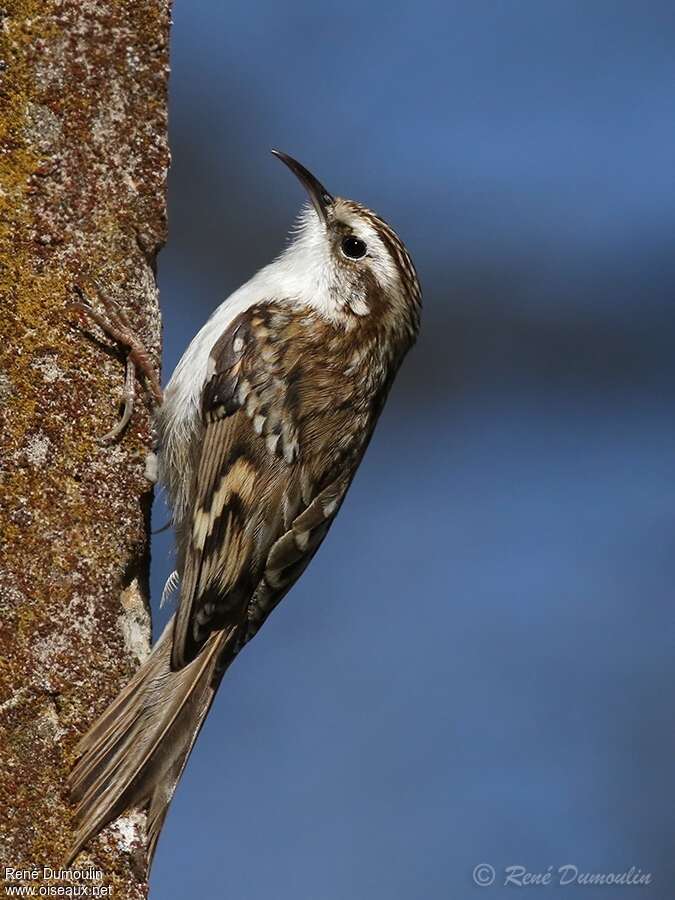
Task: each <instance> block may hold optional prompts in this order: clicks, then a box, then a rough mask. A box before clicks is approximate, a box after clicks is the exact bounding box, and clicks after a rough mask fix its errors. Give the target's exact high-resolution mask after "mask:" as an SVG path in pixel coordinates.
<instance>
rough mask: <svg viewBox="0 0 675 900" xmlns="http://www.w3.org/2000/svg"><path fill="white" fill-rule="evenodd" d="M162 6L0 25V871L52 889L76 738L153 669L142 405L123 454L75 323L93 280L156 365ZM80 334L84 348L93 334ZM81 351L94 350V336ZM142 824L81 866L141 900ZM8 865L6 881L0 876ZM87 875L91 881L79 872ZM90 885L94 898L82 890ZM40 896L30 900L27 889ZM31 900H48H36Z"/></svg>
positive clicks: (123, 0)
mask: <svg viewBox="0 0 675 900" xmlns="http://www.w3.org/2000/svg"><path fill="white" fill-rule="evenodd" d="M169 7H170V0H9V2H7V0H5V2H4V3H3V4H2V9H0V40H1V41H2V44H1V46H0V322H1V325H0V338H1V344H0V353H2V354H3V357H4V358H3V360H2V364H1V368H0V454H1V455H0V479H1V481H0V866H2V867H3V871H2V873H0V874H2V876H3V877H4V878H5V881H6V886H7V884H14V883H17V884H18V883H20V882H18V881H17V880H16V874H15V873H13V872H12V871H11V868H12V867H13V868H14V869H33V868H34V871H35V872H36V873H37V877H36V879H35V880H33V879H34V878H35V876H33V875H31V874H30V873H23V874H24V876H25V877H24V883H26V884H32V885H34V886H35V887H36V888H39V886H42V885H44V884H45V882H48V881H51V882H52V883H53V884H64V883H70V884H71V885H72V882H66V880H65V876H63V874H62V875H61V876H58V874H57V876H56V877H53V876H52V877H51V878H50V872H49V869H47V871H46V872H45V871H44V870H43V867H50V868H52V869H58V867H59V865H60V864H61V862H62V860H63V856H64V853H65V850H66V848H67V846H68V845H69V843H70V840H71V825H70V822H71V816H72V810H71V808H70V806H69V803H68V798H67V795H66V792H65V789H64V784H65V776H66V773H67V771H68V770H69V768H70V766H71V765H72V762H73V748H74V746H75V744H76V742H77V739H78V737H79V736H80V735H81V734H82V733H83V732H84V731H85V730H86V728H87V727H88V726H89V725H90V724H91V722H92V721H93V719H94V718H95V716H96V715H97V714H98V713H100V712H101V711H102V710H103V708H104V707H105V706H106V705H107V704H108V703H109V701H110V700H111V699H112V698H113V696H114V695H115V694H116V693H117V692H118V690H119V689H120V688H121V687H122V685H123V684H124V683H125V682H126V681H127V680H128V679H129V677H130V676H131V674H132V672H133V671H134V670H135V668H136V667H137V666H138V664H139V662H140V661H141V660H142V659H143V658H144V657H145V656H146V655H147V653H148V649H149V642H150V615H149V605H148V566H149V524H150V504H151V499H152V491H151V485H150V483H149V482H148V481H147V480H146V478H145V476H144V465H145V458H146V455H147V453H148V451H149V449H150V447H151V433H150V419H149V411H150V402H149V401H148V400H147V399H146V398H145V396H144V395H143V394H141V396H140V397H139V400H138V402H137V406H136V413H135V414H134V417H133V419H132V421H131V423H130V425H129V427H128V428H127V430H126V432H125V434H124V436H123V439H122V441H121V442H120V443H119V444H117V445H114V446H102V445H101V444H99V443H98V442H97V437H99V436H100V435H101V434H103V433H104V432H106V431H107V430H108V429H109V428H110V427H111V426H112V425H113V424H114V422H115V420H116V418H117V416H118V415H119V400H120V397H121V394H122V388H123V382H124V366H123V357H122V356H121V354H120V352H119V350H118V348H116V347H115V346H114V345H111V344H110V342H109V341H108V340H107V339H105V338H104V337H103V335H102V334H101V332H99V331H97V329H96V328H95V327H94V326H92V328H91V329H89V328H88V327H87V328H83V327H82V326H81V323H80V320H79V319H78V316H77V314H75V313H74V312H73V310H72V309H71V308H69V306H68V304H69V301H70V300H72V299H75V297H74V292H73V285H74V284H82V285H88V284H91V283H92V281H93V280H94V279H96V280H97V281H98V282H99V283H100V284H101V285H102V287H104V288H105V289H106V291H107V292H108V293H109V294H110V295H111V296H112V297H113V298H114V299H116V300H117V301H118V302H119V303H120V305H121V306H122V307H123V308H124V309H125V310H126V312H127V314H128V316H129V318H130V320H131V324H132V327H133V328H134V329H135V330H136V332H137V333H138V334H139V335H140V336H141V338H142V339H143V340H144V342H145V344H146V347H147V348H148V350H149V351H150V354H151V356H152V359H153V362H154V363H156V364H157V365H159V354H160V316H159V307H158V299H157V288H156V286H155V279H154V263H155V255H156V253H157V251H158V249H159V248H160V246H161V244H162V243H163V241H164V237H165V186H166V175H167V167H168V150H167V135H166V88H167V77H168V33H169V14H170V9H169ZM89 332H91V333H89ZM94 335H95V336H96V337H94ZM143 829H144V821H143V816H142V815H141V814H136V815H134V816H130V817H126V818H125V819H121V820H118V822H117V823H116V824H113V825H112V826H110V827H109V828H107V829H106V830H105V832H104V833H103V835H102V836H101V837H99V838H98V839H96V840H95V841H93V842H92V844H91V846H90V847H88V848H87V850H86V852H84V853H83V854H82V855H81V856H80V857H79V858H78V860H77V868H80V869H82V868H86V867H87V866H93V867H94V868H95V869H96V870H101V871H102V873H103V874H102V878H100V880H98V881H94V884H96V885H98V886H99V887H100V886H109V887H110V892H108V891H103V892H100V893H99V896H113V897H115V898H117V900H122V898H140V897H144V896H145V895H146V893H147V873H146V871H145V861H144V852H143ZM8 867H9V868H8ZM89 874H95V873H93V872H90V873H89ZM86 883H87V884H89V885H91V884H92V882H91V881H87V882H86ZM35 896H38V894H37V892H36V894H35ZM43 896H44V894H43Z"/></svg>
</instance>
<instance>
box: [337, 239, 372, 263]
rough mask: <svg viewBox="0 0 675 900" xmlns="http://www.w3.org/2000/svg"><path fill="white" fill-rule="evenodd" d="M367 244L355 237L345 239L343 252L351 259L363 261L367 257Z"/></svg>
mask: <svg viewBox="0 0 675 900" xmlns="http://www.w3.org/2000/svg"><path fill="white" fill-rule="evenodd" d="M367 249H368V248H367V247H366V242H365V241H362V240H361V239H360V238H356V237H354V236H353V235H350V236H349V237H346V238H344V240H343V241H342V252H343V253H344V255H345V256H347V257H349V259H362V258H363V257H364V256H365V255H366V250H367Z"/></svg>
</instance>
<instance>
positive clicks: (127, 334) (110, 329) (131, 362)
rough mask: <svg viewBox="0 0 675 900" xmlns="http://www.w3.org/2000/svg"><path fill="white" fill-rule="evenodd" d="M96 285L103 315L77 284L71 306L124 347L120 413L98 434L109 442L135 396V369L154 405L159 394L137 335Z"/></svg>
mask: <svg viewBox="0 0 675 900" xmlns="http://www.w3.org/2000/svg"><path fill="white" fill-rule="evenodd" d="M96 287H97V293H98V296H99V298H100V300H101V302H102V304H103V306H104V307H105V311H106V315H103V314H102V313H100V312H99V311H98V310H96V309H94V307H93V306H92V305H91V303H90V302H89V299H88V297H87V296H86V294H85V293H84V291H83V290H82V288H81V287H79V286H76V287H75V290H76V292H77V295H78V296H79V297H80V300H79V301H78V302H73V303H72V306H73V308H74V309H76V310H78V312H80V313H82V314H83V315H84V316H86V317H87V318H88V319H91V320H92V321H93V322H96V324H97V325H98V326H99V327H100V328H101V329H102V330H103V331H104V332H105V333H106V334H107V335H108V337H111V338H112V339H113V340H115V341H117V343H119V344H121V345H122V346H123V347H126V349H127V351H128V352H127V357H126V374H125V379H124V392H123V394H122V402H123V404H124V409H123V412H122V417H121V418H120V420H119V422H118V423H117V424H116V425H115V427H114V428H112V429H111V431H109V432H108V433H107V434H106V435H104V436H103V437H102V438H99V441H100V443H102V444H111V443H114V442H115V441H117V440H118V438H119V436H120V435H121V434H122V432H123V431H124V429H125V428H126V426H127V424H128V422H129V420H130V419H131V416H132V414H133V411H134V402H135V399H136V371H139V372H140V373H141V374H142V375H143V377H144V378H145V382H146V385H147V387H148V390H149V391H150V394H151V396H152V398H153V400H154V401H155V403H156V404H157V405H161V403H162V400H163V394H162V388H161V387H160V384H159V380H158V378H157V375H156V373H155V370H154V367H153V365H152V362H151V360H150V356H149V354H148V351H147V350H146V349H145V347H144V346H143V343H142V341H141V340H140V338H139V337H138V336H137V335H136V334H135V333H134V332H133V330H132V328H131V325H130V323H129V320H128V318H127V316H126V313H125V312H124V310H123V309H121V307H120V306H118V305H117V303H115V301H114V300H112V299H111V298H110V297H109V296H107V294H106V293H105V291H103V290H102V289H101V287H100V286H99V285H97V286H96Z"/></svg>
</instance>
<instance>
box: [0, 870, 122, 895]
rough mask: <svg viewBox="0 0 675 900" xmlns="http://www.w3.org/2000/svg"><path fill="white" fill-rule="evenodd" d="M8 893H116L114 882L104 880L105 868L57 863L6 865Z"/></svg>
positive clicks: (5, 885) (3, 873) (5, 883)
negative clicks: (65, 866)
mask: <svg viewBox="0 0 675 900" xmlns="http://www.w3.org/2000/svg"><path fill="white" fill-rule="evenodd" d="M0 871H1V872H2V880H3V885H2V887H3V889H4V896H5V897H70V898H75V897H77V898H79V897H112V895H113V891H112V885H109V884H104V883H103V877H104V876H103V871H102V870H101V869H97V868H95V867H94V866H88V867H87V868H84V869H75V868H68V869H66V868H55V867H54V866H30V867H19V866H3V867H2V870H0Z"/></svg>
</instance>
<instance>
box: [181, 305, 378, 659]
mask: <svg viewBox="0 0 675 900" xmlns="http://www.w3.org/2000/svg"><path fill="white" fill-rule="evenodd" d="M308 335H309V338H308ZM325 359H326V348H325V335H323V334H321V333H318V332H316V331H314V332H312V330H311V329H310V328H309V327H308V325H307V317H302V318H301V319H300V320H299V319H298V316H297V315H293V314H288V317H287V320H284V314H283V313H282V312H280V311H279V310H278V309H277V310H275V309H273V308H270V307H265V308H255V309H253V310H249V311H248V312H247V313H244V314H242V315H241V316H239V317H238V318H237V319H236V320H235V321H234V322H233V323H232V325H231V326H230V328H229V329H228V330H227V331H226V332H225V333H224V334H223V336H222V337H221V338H220V340H219V341H218V342H217V344H216V345H215V347H214V349H213V351H212V353H211V361H212V366H213V371H214V374H213V376H212V378H211V379H210V381H209V382H208V383H207V385H206V386H205V388H204V392H203V402H202V415H203V420H204V434H203V439H202V447H201V456H200V460H199V465H198V467H197V476H196V480H195V484H194V489H193V496H194V501H193V503H192V521H191V530H190V533H189V534H187V535H186V536H185V546H184V547H182V548H181V553H180V558H181V560H182V563H183V570H182V572H181V601H180V607H179V610H178V614H177V617H176V626H175V631H174V640H173V650H172V667H173V668H174V669H179V668H182V667H183V666H184V665H186V664H187V663H189V662H190V661H191V660H193V659H194V658H195V657H196V656H197V654H198V653H199V651H200V649H201V648H202V646H203V645H204V643H205V642H206V641H207V640H208V638H209V635H210V634H211V633H212V632H213V631H215V630H219V629H222V628H224V627H226V626H231V625H236V624H242V625H244V623H246V622H247V620H248V624H247V625H246V628H245V629H244V630H243V634H245V635H247V636H250V632H251V624H252V621H253V619H256V620H261V617H263V618H264V617H266V615H267V614H268V612H269V610H270V609H271V608H272V607H273V606H274V605H276V603H277V602H278V600H279V599H280V598H281V596H283V595H284V594H285V593H286V591H287V590H288V589H289V587H290V586H291V585H292V584H293V582H294V581H295V580H296V579H297V577H298V576H299V575H300V573H301V572H302V570H303V569H304V567H305V566H306V565H307V562H308V561H309V560H310V559H311V557H312V556H313V555H314V553H315V552H316V549H317V548H318V546H319V544H320V543H321V540H322V539H323V537H324V535H325V533H326V531H327V529H328V526H329V524H330V521H331V520H332V517H333V515H334V513H335V511H336V510H337V507H338V505H339V503H340V502H341V500H342V497H343V496H344V492H345V491H346V489H347V486H348V484H349V482H350V481H351V477H352V475H353V473H354V471H355V469H356V466H357V464H358V461H359V459H360V449H359V448H362V447H363V446H364V444H365V443H366V442H367V437H368V432H369V428H368V427H367V426H368V423H369V420H370V416H369V415H368V413H367V412H364V410H363V409H361V410H359V411H358V413H357V411H356V410H355V409H354V408H353V406H352V404H351V391H352V387H351V383H350V384H348V385H347V386H346V387H344V388H343V395H342V396H335V395H334V393H332V392H331V391H329V390H328V386H329V383H330V384H331V385H332V386H333V388H335V385H336V384H338V385H339V380H338V379H336V378H335V377H333V378H332V379H331V378H329V379H328V380H327V378H326V371H325V370H326V366H325V362H324V360H325ZM349 425H351V426H352V428H350V427H348V426H349ZM364 426H366V427H364ZM263 598H264V599H263ZM246 639H248V637H246Z"/></svg>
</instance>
